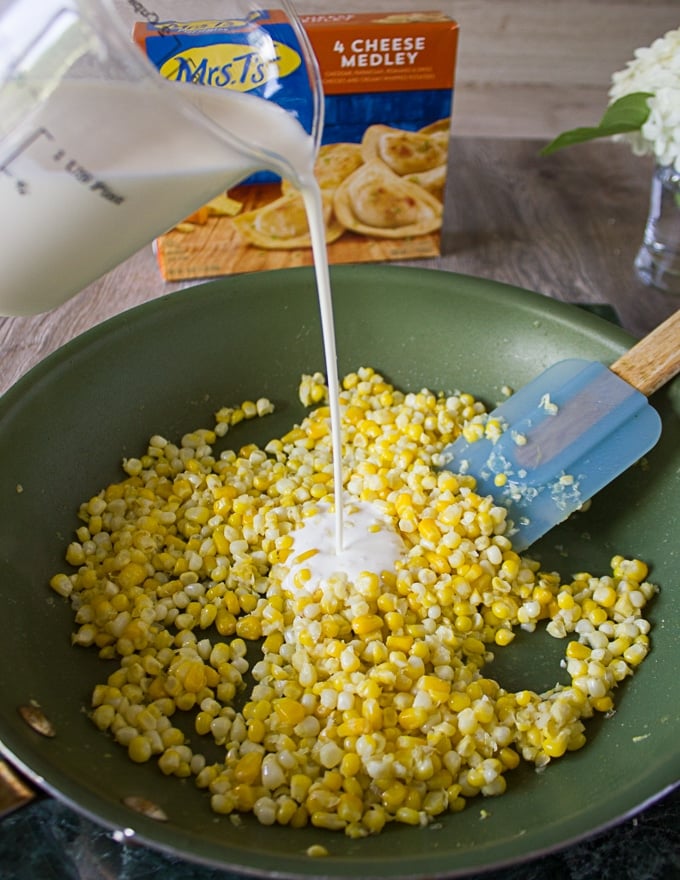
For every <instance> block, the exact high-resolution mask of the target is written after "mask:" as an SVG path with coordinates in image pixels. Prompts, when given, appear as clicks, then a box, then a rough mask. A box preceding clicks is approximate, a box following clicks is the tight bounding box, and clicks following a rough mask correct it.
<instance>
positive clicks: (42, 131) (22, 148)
mask: <svg viewBox="0 0 680 880" xmlns="http://www.w3.org/2000/svg"><path fill="white" fill-rule="evenodd" d="M41 137H46V138H48V139H49V140H54V138H53V137H52V135H51V134H50V132H49V131H48V130H47V129H46V128H45V127H44V126H41V127H40V128H38V129H36V130H35V131H34V132H33V134H31V135H29V136H28V137H27V138H26V139H25V140H24V141H22V142H21V143H20V144H19V146H18V147H17V148H16V149H15V150H13V151H12V152H11V153H10V154H9V156H8V157H7V159H6V160H5V161H4V162H3V163H2V164H1V165H0V171H2V173H3V174H5V175H6V176H7V177H14V175H13V174H12V172H11V170H10V167H9V166H10V165H11V164H12V162H14V160H15V159H17V158H18V157H19V156H21V154H22V153H25V152H26V150H28V148H29V147H30V146H31V145H32V144H34V143H35V142H36V141H38V140H39V139H40V138H41ZM16 188H17V191H18V192H19V195H22V196H24V195H27V194H28V192H29V187H28V183H27V182H26V181H25V180H21V179H16Z"/></svg>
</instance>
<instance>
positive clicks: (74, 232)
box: [0, 0, 323, 315]
mask: <svg viewBox="0 0 680 880" xmlns="http://www.w3.org/2000/svg"><path fill="white" fill-rule="evenodd" d="M272 3H273V4H274V5H275V6H276V9H272V10H263V9H261V8H260V7H259V6H258V5H255V4H253V3H251V2H249V0H201V2H199V0H195V2H192V3H191V4H190V10H191V11H190V14H191V17H192V21H191V22H187V21H186V18H187V13H186V8H187V4H186V3H183V2H173V0H144V2H143V3H142V2H139V0H43V2H41V4H40V8H39V9H37V8H36V5H35V4H33V3H31V2H30V0H0V272H1V273H2V277H0V314H3V315H20V314H34V313H38V312H42V311H47V310H49V309H51V308H53V307H54V306H56V305H58V304H60V303H61V302H63V301H65V300H66V299H68V298H69V297H70V296H72V295H74V294H75V293H77V292H78V291H80V290H82V289H83V288H84V287H85V286H86V285H87V284H88V283H90V282H91V281H93V280H95V279H96V278H97V277H99V276H100V275H102V274H104V273H105V272H107V271H108V270H110V269H112V268H113V267H114V266H116V265H118V264H119V263H120V262H122V261H123V260H125V259H126V258H127V257H129V256H131V255H132V254H133V253H134V252H135V251H137V250H138V249H139V248H141V247H142V246H144V245H145V244H146V243H148V242H150V241H151V240H152V239H153V238H154V237H155V236H157V235H159V234H161V233H162V232H164V231H165V230H167V229H168V228H170V227H171V226H173V225H174V224H175V223H177V222H178V221H179V220H181V219H182V218H183V217H185V216H187V215H188V214H190V213H192V212H193V211H195V210H196V209H197V208H199V207H200V206H201V205H203V204H204V203H205V202H207V201H208V200H209V199H211V198H213V197H214V196H215V195H217V194H218V193H220V192H223V191H224V190H226V189H228V188H230V187H231V186H233V185H234V184H236V183H238V182H239V181H242V180H244V179H245V178H246V177H248V176H249V175H250V174H251V173H252V172H254V171H258V170H264V169H266V170H269V171H271V172H274V173H276V174H278V175H280V176H284V177H287V178H288V179H290V180H292V181H293V183H295V182H296V180H298V181H299V180H301V179H302V177H304V175H305V174H306V173H308V171H309V169H310V167H311V164H312V162H313V157H314V154H315V151H316V148H317V146H318V141H319V136H320V130H321V127H322V123H323V120H322V107H323V102H322V93H321V86H320V77H319V72H318V68H317V65H316V60H315V58H314V55H313V52H312V50H311V48H310V46H309V43H308V41H307V39H306V36H305V34H304V31H303V30H302V28H301V26H300V24H299V21H298V20H297V18H296V16H295V14H294V12H293V10H292V9H291V7H290V4H289V3H288V2H286V0H272ZM182 10H184V14H183V15H182Z"/></svg>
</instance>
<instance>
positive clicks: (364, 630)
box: [352, 614, 383, 636]
mask: <svg viewBox="0 0 680 880" xmlns="http://www.w3.org/2000/svg"><path fill="white" fill-rule="evenodd" d="M382 624H383V621H382V617H379V616H378V615H377V614H360V615H359V616H358V617H355V618H354V620H353V621H352V629H353V630H354V632H355V633H356V634H357V635H358V636H364V635H367V634H368V633H372V632H375V631H376V630H379V629H381V628H382Z"/></svg>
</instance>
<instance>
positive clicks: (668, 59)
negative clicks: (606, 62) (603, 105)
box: [609, 28, 680, 172]
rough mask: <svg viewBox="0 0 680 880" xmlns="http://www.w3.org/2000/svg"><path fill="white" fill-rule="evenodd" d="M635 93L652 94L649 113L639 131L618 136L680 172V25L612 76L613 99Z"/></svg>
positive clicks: (640, 152)
mask: <svg viewBox="0 0 680 880" xmlns="http://www.w3.org/2000/svg"><path fill="white" fill-rule="evenodd" d="M632 92H650V93H651V94H652V95H653V97H651V98H649V99H648V101H647V104H648V106H649V110H650V112H649V116H648V117H647V120H646V121H645V123H644V124H643V126H642V128H641V129H640V131H639V132H631V133H630V134H625V135H620V136H619V137H620V138H621V139H623V140H626V141H628V142H629V143H630V145H631V147H632V148H633V150H634V152H635V153H637V154H638V155H653V156H654V157H655V159H656V161H657V162H658V163H659V164H660V165H673V166H674V167H675V169H676V171H678V172H680V28H678V29H677V30H674V31H668V33H667V34H665V36H663V37H660V38H659V39H658V40H655V41H654V42H653V43H652V45H651V46H649V47H646V48H642V49H637V50H636V51H635V57H634V58H633V60H632V61H629V62H628V64H627V65H626V67H625V68H624V69H623V70H619V71H617V72H616V73H615V74H614V75H613V76H612V86H611V89H610V91H609V97H610V99H611V101H615V100H617V99H618V98H621V97H623V95H629V94H631V93H632ZM611 101H610V103H611Z"/></svg>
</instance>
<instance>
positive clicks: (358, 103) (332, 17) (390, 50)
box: [135, 11, 458, 281]
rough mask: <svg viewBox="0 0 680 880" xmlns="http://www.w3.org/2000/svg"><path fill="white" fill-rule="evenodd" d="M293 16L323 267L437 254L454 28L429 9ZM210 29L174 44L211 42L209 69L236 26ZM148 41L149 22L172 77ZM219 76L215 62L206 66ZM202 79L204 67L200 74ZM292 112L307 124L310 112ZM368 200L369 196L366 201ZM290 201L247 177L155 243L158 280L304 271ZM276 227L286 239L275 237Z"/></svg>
mask: <svg viewBox="0 0 680 880" xmlns="http://www.w3.org/2000/svg"><path fill="white" fill-rule="evenodd" d="M268 15H271V20H270V21H269V22H267V23H266V24H265V27H267V28H268V29H269V28H271V29H272V35H273V36H274V35H275V38H276V39H277V40H278V41H281V42H283V43H286V44H289V43H291V42H294V41H295V36H294V33H293V31H292V29H290V27H289V26H288V25H287V24H282V22H281V20H280V18H279V16H278V15H277V13H268ZM301 20H302V24H303V27H304V28H305V31H306V33H307V35H308V37H309V40H310V42H311V44H312V47H313V49H314V51H315V53H316V56H317V58H318V61H319V66H320V69H321V75H322V83H323V89H324V95H325V98H324V100H325V125H324V129H323V135H322V141H321V143H322V147H321V149H320V153H319V159H318V162H317V177H318V178H319V180H320V183H321V186H322V189H323V190H324V191H325V198H326V199H327V200H328V205H329V211H330V212H331V216H330V218H329V225H328V253H329V259H330V262H331V263H357V262H379V261H386V260H404V259H409V260H412V259H417V258H424V257H431V256H436V255H437V254H439V252H440V229H441V224H442V217H443V210H442V209H443V198H444V187H445V183H446V171H447V151H448V136H449V126H450V118H451V111H452V101H453V89H454V76H455V64H456V54H457V46H458V25H457V23H456V22H455V21H453V20H452V19H451V18H450V17H448V16H446V15H445V14H443V13H440V12H436V11H434V12H425V11H417V12H411V13H409V12H395V13H384V12H383V13H370V12H368V13H341V12H339V13H335V14H319V15H304V16H301ZM204 24H205V23H204ZM212 24H213V25H214V27H213V28H212V29H211V30H210V32H206V31H205V30H203V31H200V29H199V30H196V29H194V30H192V29H191V27H188V28H187V29H186V31H185V33H182V34H180V35H179V36H178V39H181V42H182V45H183V46H189V47H196V46H203V47H205V46H206V45H209V46H210V47H211V48H210V57H211V59H213V61H214V59H215V58H218V59H219V53H220V51H223V52H224V53H225V57H227V58H233V57H234V52H233V49H230V48H229V46H230V45H233V28H232V30H230V28H229V26H228V25H225V26H222V27H220V26H219V25H220V24H221V23H212ZM185 27H186V26H185ZM284 28H287V30H282V29H284ZM153 37H154V35H153V28H152V27H150V26H148V25H140V26H139V29H137V30H136V33H135V39H136V40H137V42H139V44H140V45H141V46H142V47H143V48H144V50H145V51H146V52H147V53H148V55H149V57H150V58H151V60H152V61H154V63H155V64H156V65H157V66H158V67H159V69H160V70H161V72H163V73H165V75H168V74H167V73H166V72H165V71H164V67H163V60H162V58H161V57H160V56H159V57H156V56H155V55H154V51H155V49H154V38H153ZM159 45H160V41H159ZM194 57H197V56H196V54H195V52H194ZM218 68H219V65H217V66H215V65H214V64H213V67H212V68H211V69H218ZM200 73H201V75H204V74H205V75H207V74H208V73H209V71H208V69H207V68H205V67H202V68H200ZM299 73H300V72H299V71H298V74H299ZM215 84H216V85H217V83H215ZM307 91H308V90H307ZM282 92H286V93H287V98H286V99H289V98H288V96H290V95H295V94H296V92H295V90H293V89H291V90H287V89H284V90H282ZM303 93H304V89H303V91H302V92H298V93H297V94H298V95H299V94H303ZM281 103H284V102H283V99H282V101H281ZM284 106H285V104H284ZM295 110H296V112H298V114H299V115H300V118H301V120H302V121H303V124H305V125H307V126H309V125H310V113H311V109H310V105H308V106H296V107H295ZM371 194H372V195H373V196H376V194H377V197H375V198H372V199H370V198H369V196H371ZM296 198H297V196H296V194H295V193H294V191H292V190H291V187H290V185H289V184H287V182H285V181H283V182H282V181H279V180H276V179H275V178H272V176H271V175H267V174H259V175H256V176H254V177H253V178H249V179H248V181H246V182H244V183H243V184H242V185H239V186H238V187H236V188H234V189H233V190H230V191H229V193H228V194H225V196H223V197H220V198H218V199H217V200H216V201H215V202H214V203H210V204H209V205H208V206H206V207H205V208H204V209H202V210H201V211H199V212H197V213H196V214H195V215H193V216H192V217H191V218H187V220H186V221H185V222H184V223H181V224H179V225H178V226H177V227H176V228H175V229H173V230H170V231H169V232H168V233H167V234H165V235H163V236H161V237H160V238H159V239H157V241H156V254H157V257H158V263H159V266H160V270H161V273H162V275H163V277H164V278H165V280H167V281H180V280H185V279H198V278H208V277H215V276H219V275H229V274H232V273H235V272H249V271H256V270H260V269H275V268H284V267H288V266H301V265H309V264H311V263H312V254H311V247H310V246H309V244H308V236H307V234H306V222H305V220H304V213H303V212H301V211H300V206H299V204H298V203H296ZM285 212H289V214H288V215H286V213H285ZM270 228H271V230H272V234H269V230H270ZM282 229H284V230H287V233H286V234H283V235H282V234H281V230H282ZM274 231H275V233H276V234H274Z"/></svg>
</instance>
